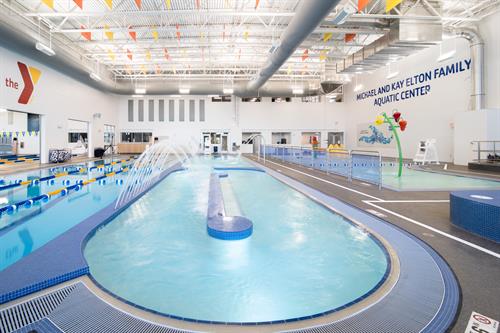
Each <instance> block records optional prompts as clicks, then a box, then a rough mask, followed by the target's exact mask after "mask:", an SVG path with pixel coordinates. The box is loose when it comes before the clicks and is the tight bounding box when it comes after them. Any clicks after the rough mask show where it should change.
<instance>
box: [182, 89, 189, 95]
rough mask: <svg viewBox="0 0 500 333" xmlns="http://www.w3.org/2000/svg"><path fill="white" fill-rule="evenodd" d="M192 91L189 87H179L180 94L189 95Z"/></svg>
mask: <svg viewBox="0 0 500 333" xmlns="http://www.w3.org/2000/svg"><path fill="white" fill-rule="evenodd" d="M190 91H191V90H190V89H189V88H179V94H183V95H187V94H189V92H190Z"/></svg>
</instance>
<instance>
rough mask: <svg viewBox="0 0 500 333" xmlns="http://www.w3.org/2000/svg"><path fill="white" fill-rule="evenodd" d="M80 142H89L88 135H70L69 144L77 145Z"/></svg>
mask: <svg viewBox="0 0 500 333" xmlns="http://www.w3.org/2000/svg"><path fill="white" fill-rule="evenodd" d="M78 140H80V141H81V142H87V133H76V132H72V133H68V142H69V143H76V142H78Z"/></svg>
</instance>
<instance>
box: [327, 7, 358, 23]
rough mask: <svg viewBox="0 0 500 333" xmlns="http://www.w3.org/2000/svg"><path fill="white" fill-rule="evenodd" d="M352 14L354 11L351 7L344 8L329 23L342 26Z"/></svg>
mask: <svg viewBox="0 0 500 333" xmlns="http://www.w3.org/2000/svg"><path fill="white" fill-rule="evenodd" d="M354 13H355V10H354V9H353V8H352V7H351V6H345V7H344V8H342V9H341V10H339V12H338V13H337V15H335V17H334V18H333V20H331V21H330V22H331V23H333V24H335V25H341V24H344V23H345V21H347V19H348V18H349V17H350V16H351V15H352V14H354Z"/></svg>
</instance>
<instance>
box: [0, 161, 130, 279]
mask: <svg viewBox="0 0 500 333" xmlns="http://www.w3.org/2000/svg"><path fill="white" fill-rule="evenodd" d="M112 162H114V161H113V160H111V159H107V160H101V161H99V162H89V163H85V164H78V165H69V166H64V167H54V168H51V169H40V170H36V171H30V172H23V173H16V174H11V175H9V176H7V177H4V178H3V179H4V185H1V184H0V199H1V203H0V210H2V211H1V214H0V271H1V270H3V269H5V268H6V267H8V266H10V265H12V264H13V263H15V262H17V261H18V260H20V259H21V258H23V257H25V256H27V255H29V254H30V253H32V252H33V251H35V250H36V249H38V248H40V247H41V246H43V245H44V244H46V243H48V242H50V241H51V240H52V239H54V238H56V237H57V236H59V235H61V234H63V233H64V232H66V231H67V230H69V229H71V228H72V227H74V226H76V225H77V224H78V223H80V222H81V221H83V220H84V219H86V218H88V217H90V216H91V215H93V214H94V213H95V212H96V211H99V210H101V209H102V208H104V207H105V206H107V205H109V204H110V203H111V202H113V201H114V200H115V199H116V197H117V195H118V193H119V192H120V189H121V186H119V185H117V182H119V180H120V179H123V178H124V175H122V174H117V175H114V176H113V178H109V177H106V178H107V179H104V180H101V181H96V182H91V183H88V184H86V185H85V186H81V188H80V189H79V190H78V191H76V189H75V190H73V191H74V193H71V195H66V196H63V195H61V194H56V195H53V196H51V197H50V199H49V198H48V194H50V193H52V192H53V191H57V190H58V189H61V188H65V187H68V186H73V185H75V184H77V183H81V182H82V181H89V180H91V179H95V178H96V177H97V178H98V177H100V176H101V177H102V175H105V174H109V173H111V172H116V171H118V170H119V169H121V168H122V166H125V165H127V163H131V162H127V163H124V164H122V163H117V164H114V165H110V163H112ZM105 164H107V166H106V167H104V168H102V169H101V168H97V166H103V165H105ZM74 170H77V171H78V170H83V171H81V172H77V173H75V174H66V173H67V172H71V171H74ZM51 175H58V176H57V177H55V178H52V179H50V180H47V181H41V182H38V183H30V184H28V185H23V186H17V187H14V188H8V189H1V188H2V186H6V185H8V184H15V183H16V182H18V181H19V180H23V181H24V180H26V179H27V180H34V179H40V178H43V177H49V176H51ZM42 195H47V199H45V200H40V201H37V202H35V203H31V204H23V205H20V206H18V207H15V210H13V209H12V208H10V207H12V206H13V205H15V204H16V203H19V202H23V201H25V200H27V199H29V198H35V197H40V196H42ZM7 208H9V209H8V210H3V209H7Z"/></svg>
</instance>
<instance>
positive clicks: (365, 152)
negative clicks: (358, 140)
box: [349, 149, 382, 189]
mask: <svg viewBox="0 0 500 333" xmlns="http://www.w3.org/2000/svg"><path fill="white" fill-rule="evenodd" d="M353 154H355V155H363V156H374V157H378V176H379V181H378V188H379V189H382V154H380V152H379V151H377V150H357V149H352V150H350V152H349V164H350V165H351V167H350V178H351V179H350V180H351V181H352V155H353Z"/></svg>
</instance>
